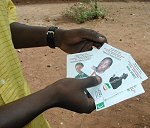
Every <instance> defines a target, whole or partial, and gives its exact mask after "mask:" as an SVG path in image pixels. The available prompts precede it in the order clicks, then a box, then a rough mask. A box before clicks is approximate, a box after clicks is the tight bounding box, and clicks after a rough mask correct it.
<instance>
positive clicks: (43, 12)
mask: <svg viewBox="0 0 150 128" xmlns="http://www.w3.org/2000/svg"><path fill="white" fill-rule="evenodd" d="M99 4H101V5H102V6H103V7H104V8H106V9H107V11H108V15H107V17H106V19H105V20H100V19H99V20H95V21H89V22H87V23H84V24H76V23H74V22H71V21H69V20H67V19H64V18H62V17H61V13H62V11H63V10H64V9H65V8H66V7H68V6H70V5H71V4H67V3H61V4H56V3H55V4H39V5H38V4H34V5H30V4H27V5H19V6H17V13H18V19H19V21H21V22H23V23H28V24H30V25H43V26H50V25H57V26H59V27H60V28H63V29H72V28H80V27H84V28H90V29H94V30H96V31H99V32H100V33H101V34H103V35H105V36H106V37H107V38H108V41H109V43H110V44H111V45H113V46H115V47H117V48H120V49H122V50H125V51H127V52H129V53H131V54H132V56H133V57H134V58H135V60H136V61H137V63H138V64H139V65H140V66H141V68H142V69H143V70H144V72H145V73H146V74H147V75H148V76H149V77H150V2H147V3H144V2H142V3H140V2H135V3H133V2H128V3H123V2H109V3H107V2H102V3H99ZM18 55H19V57H20V61H21V63H22V67H23V71H24V75H25V77H26V79H27V81H28V82H29V84H30V85H31V86H30V87H31V90H32V92H35V91H38V90H40V89H42V88H44V87H45V86H47V85H49V84H51V83H53V82H55V81H57V80H59V79H61V78H64V77H66V55H67V54H66V53H64V52H63V51H61V50H59V49H56V50H53V49H50V48H48V47H43V48H30V49H21V51H19V52H18ZM149 83H150V79H149V80H147V81H145V82H144V83H143V86H144V89H145V91H146V93H145V94H142V95H140V96H138V97H135V98H132V99H130V100H127V101H124V102H121V103H119V104H117V105H115V106H112V107H110V108H107V109H104V110H102V111H99V112H95V111H94V112H92V114H89V115H88V114H77V113H74V112H71V111H67V110H63V109H60V108H54V109H50V110H48V111H46V112H45V113H44V115H45V117H46V118H47V120H48V121H49V122H50V124H51V126H52V128H150V92H149V90H150V84H149ZM133 84H134V83H133Z"/></svg>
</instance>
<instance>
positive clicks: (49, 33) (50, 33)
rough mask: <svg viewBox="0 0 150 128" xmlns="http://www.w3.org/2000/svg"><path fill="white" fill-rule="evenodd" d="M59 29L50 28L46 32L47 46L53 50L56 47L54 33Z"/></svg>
mask: <svg viewBox="0 0 150 128" xmlns="http://www.w3.org/2000/svg"><path fill="white" fill-rule="evenodd" d="M57 29H59V28H58V27H54V26H52V27H50V28H49V29H48V31H47V33H46V34H47V44H48V46H49V47H50V48H55V47H56V45H55V38H54V37H55V31H56V30H57Z"/></svg>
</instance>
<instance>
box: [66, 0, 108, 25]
mask: <svg viewBox="0 0 150 128" xmlns="http://www.w3.org/2000/svg"><path fill="white" fill-rule="evenodd" d="M64 16H65V17H68V18H71V19H73V20H75V21H76V22H77V23H84V22H85V21H88V20H93V19H98V18H102V19H103V18H104V17H105V16H106V10H105V9H103V8H102V7H100V6H98V4H97V1H95V2H93V1H90V2H83V3H81V2H78V3H76V4H74V5H73V6H71V7H70V8H69V9H68V10H66V11H65V12H64Z"/></svg>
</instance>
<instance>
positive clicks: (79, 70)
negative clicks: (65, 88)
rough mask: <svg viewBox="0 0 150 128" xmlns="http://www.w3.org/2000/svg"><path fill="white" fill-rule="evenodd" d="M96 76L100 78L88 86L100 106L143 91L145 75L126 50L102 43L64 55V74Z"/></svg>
mask: <svg viewBox="0 0 150 128" xmlns="http://www.w3.org/2000/svg"><path fill="white" fill-rule="evenodd" d="M89 76H97V77H98V78H101V80H102V82H101V84H99V85H98V86H95V87H91V88H87V90H88V92H89V93H90V94H91V96H92V97H93V99H94V100H95V105H96V110H102V109H104V108H107V107H110V106H112V105H114V104H117V103H119V102H121V101H124V100H126V99H129V98H132V97H134V96H137V95H140V94H142V93H144V89H143V87H142V85H141V83H142V82H143V81H144V80H146V79H147V78H148V77H147V76H146V75H145V73H144V72H143V71H142V69H141V68H140V67H139V66H138V64H137V63H136V62H135V60H134V59H133V58H132V56H131V55H130V54H129V53H126V52H124V51H122V50H119V49H117V48H114V47H112V46H110V45H108V44H104V45H103V46H102V47H101V48H100V49H93V50H92V51H88V52H83V53H77V54H70V55H68V56H67V77H72V78H76V79H84V78H87V77H89Z"/></svg>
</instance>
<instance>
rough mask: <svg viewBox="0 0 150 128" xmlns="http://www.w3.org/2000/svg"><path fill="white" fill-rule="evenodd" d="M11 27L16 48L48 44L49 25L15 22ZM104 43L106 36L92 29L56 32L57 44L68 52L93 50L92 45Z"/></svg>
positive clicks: (60, 30) (99, 45)
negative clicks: (40, 25) (30, 24)
mask: <svg viewBox="0 0 150 128" xmlns="http://www.w3.org/2000/svg"><path fill="white" fill-rule="evenodd" d="M10 28H11V33H12V40H13V44H14V46H15V48H16V49H18V48H30V47H42V46H47V41H46V33H47V31H48V28H47V27H39V26H28V25H24V24H21V23H17V22H14V23H12V24H11V25H10ZM104 43H107V40H106V38H105V37H104V36H103V35H101V34H99V33H98V32H96V31H94V30H90V29H71V30H62V29H58V30H56V32H55V44H56V46H57V47H59V48H60V49H62V50H63V51H64V52H67V53H77V52H83V51H87V50H91V49H92V46H95V47H97V48H100V47H101V46H102V45H103V44H104Z"/></svg>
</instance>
